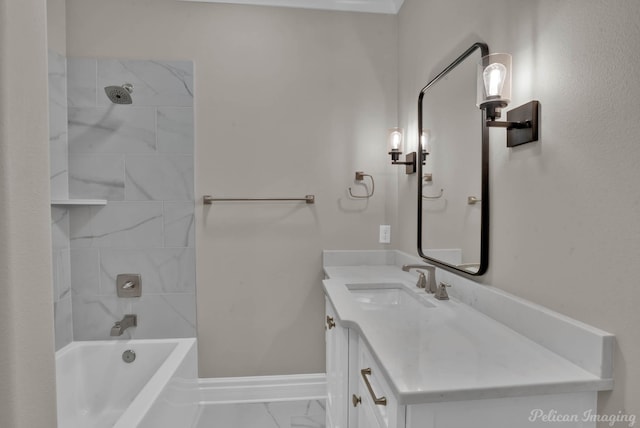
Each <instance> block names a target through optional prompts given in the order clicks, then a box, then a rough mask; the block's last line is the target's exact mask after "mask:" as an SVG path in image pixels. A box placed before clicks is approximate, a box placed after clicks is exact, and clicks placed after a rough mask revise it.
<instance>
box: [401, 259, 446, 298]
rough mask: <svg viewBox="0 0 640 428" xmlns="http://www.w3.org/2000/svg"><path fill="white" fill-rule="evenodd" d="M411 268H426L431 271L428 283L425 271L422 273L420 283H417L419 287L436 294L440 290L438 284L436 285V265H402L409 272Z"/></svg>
mask: <svg viewBox="0 0 640 428" xmlns="http://www.w3.org/2000/svg"><path fill="white" fill-rule="evenodd" d="M411 269H424V270H426V271H427V272H429V279H428V280H427V283H426V284H425V283H424V273H422V272H420V271H418V272H420V273H421V275H420V277H419V278H418V283H417V284H416V285H417V286H418V287H419V288H424V289H425V291H426V292H427V293H431V294H435V293H436V291H438V286H437V285H436V267H435V266H429V265H402V270H403V271H405V272H409V271H410V270H411Z"/></svg>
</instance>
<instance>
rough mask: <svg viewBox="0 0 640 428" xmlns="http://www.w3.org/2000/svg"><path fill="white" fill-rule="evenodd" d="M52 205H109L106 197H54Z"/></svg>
mask: <svg viewBox="0 0 640 428" xmlns="http://www.w3.org/2000/svg"><path fill="white" fill-rule="evenodd" d="M51 205H67V206H70V205H107V200H106V199H53V200H52V201H51Z"/></svg>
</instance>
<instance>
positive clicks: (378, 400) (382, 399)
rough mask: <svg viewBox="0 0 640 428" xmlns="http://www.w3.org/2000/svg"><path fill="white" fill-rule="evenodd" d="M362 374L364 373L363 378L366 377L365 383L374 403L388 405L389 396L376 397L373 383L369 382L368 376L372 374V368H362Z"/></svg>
mask: <svg viewBox="0 0 640 428" xmlns="http://www.w3.org/2000/svg"><path fill="white" fill-rule="evenodd" d="M360 374H361V375H362V379H364V383H365V385H367V389H368V390H369V394H371V398H372V399H373V402H374V404H377V405H380V406H386V405H387V397H380V398H378V397H376V393H375V392H373V388H372V387H371V383H370V382H369V378H368V377H367V376H371V369H370V368H367V369H362V370H360Z"/></svg>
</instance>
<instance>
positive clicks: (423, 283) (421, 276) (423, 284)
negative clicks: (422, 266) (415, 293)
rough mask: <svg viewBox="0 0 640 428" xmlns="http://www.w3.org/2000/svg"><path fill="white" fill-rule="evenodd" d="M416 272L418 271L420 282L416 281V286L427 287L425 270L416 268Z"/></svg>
mask: <svg viewBox="0 0 640 428" xmlns="http://www.w3.org/2000/svg"><path fill="white" fill-rule="evenodd" d="M416 272H418V282H417V283H416V287H418V288H427V277H426V276H425V275H424V272H423V271H421V270H416Z"/></svg>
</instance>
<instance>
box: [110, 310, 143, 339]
mask: <svg viewBox="0 0 640 428" xmlns="http://www.w3.org/2000/svg"><path fill="white" fill-rule="evenodd" d="M137 325H138V316H137V315H132V314H128V315H125V316H124V318H122V321H116V323H115V324H114V325H113V327H111V336H122V333H124V331H125V330H126V329H128V328H129V327H135V326H137Z"/></svg>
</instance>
